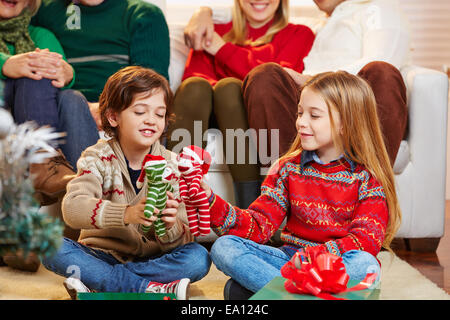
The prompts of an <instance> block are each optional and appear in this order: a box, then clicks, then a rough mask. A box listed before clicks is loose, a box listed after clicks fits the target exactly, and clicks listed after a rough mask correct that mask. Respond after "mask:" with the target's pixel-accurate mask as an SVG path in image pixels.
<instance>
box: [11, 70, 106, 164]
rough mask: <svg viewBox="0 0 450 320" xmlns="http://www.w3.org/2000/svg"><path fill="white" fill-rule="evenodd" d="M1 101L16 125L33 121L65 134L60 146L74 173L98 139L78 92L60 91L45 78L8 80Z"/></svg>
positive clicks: (84, 101)
mask: <svg viewBox="0 0 450 320" xmlns="http://www.w3.org/2000/svg"><path fill="white" fill-rule="evenodd" d="M4 100H5V107H6V108H8V109H10V110H11V114H12V115H13V118H14V121H15V122H16V123H23V122H26V121H35V122H36V123H37V124H38V125H39V126H43V125H49V126H51V127H53V128H55V129H56V131H59V132H66V136H65V138H64V143H61V145H60V146H59V147H60V148H61V151H62V152H63V154H64V155H65V156H66V159H67V161H68V162H69V163H70V164H71V165H72V167H73V168H74V169H75V171H76V167H77V166H76V164H77V161H78V158H80V155H81V153H82V152H83V151H84V149H86V148H87V147H89V146H91V145H94V144H95V143H97V140H98V139H99V133H98V129H97V125H96V123H95V121H94V119H93V118H92V115H91V112H90V110H89V106H88V103H87V100H86V98H85V97H84V96H83V95H82V94H81V93H80V92H78V91H75V90H70V89H67V90H59V89H58V88H55V87H54V86H53V85H52V84H51V81H50V80H48V79H42V80H33V79H29V78H20V79H7V80H6V81H5V89H4Z"/></svg>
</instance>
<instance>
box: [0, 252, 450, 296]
mask: <svg viewBox="0 0 450 320" xmlns="http://www.w3.org/2000/svg"><path fill="white" fill-rule="evenodd" d="M378 258H379V259H380V261H381V263H382V266H383V267H382V275H381V291H380V299H383V300H392V299H395V300H410V299H418V300H428V299H431V300H444V299H445V300H450V296H449V295H448V294H446V293H445V291H443V290H442V289H440V288H438V287H437V286H436V285H435V284H434V283H432V282H431V281H429V280H428V279H427V278H425V277H424V276H423V275H422V274H421V273H420V272H419V271H417V270H416V269H414V268H413V267H411V266H410V265H409V264H408V263H406V262H405V261H403V260H401V259H399V258H398V257H396V256H394V257H393V258H392V257H391V256H390V254H389V253H387V252H381V253H380V254H379V256H378ZM63 280H64V279H63V278H62V277H60V276H57V275H55V274H53V273H51V272H49V271H47V270H46V269H45V268H44V267H42V266H41V267H40V268H39V270H38V272H37V273H28V272H20V271H16V270H12V269H10V268H8V267H0V299H2V300H5V299H9V300H19V299H45V300H47V299H50V300H57V299H69V295H68V294H67V292H66V290H65V289H64V287H63V285H62V282H63ZM227 280H228V277H227V276H225V275H224V274H222V273H221V272H220V271H218V270H217V269H216V268H215V266H214V265H213V266H212V267H211V271H210V273H209V274H208V275H207V276H206V277H205V278H204V279H202V280H201V281H199V282H197V283H194V284H192V286H191V292H190V294H191V299H192V300H194V299H195V300H205V299H206V300H222V299H223V294H222V290H223V286H224V284H225V282H226V281H227Z"/></svg>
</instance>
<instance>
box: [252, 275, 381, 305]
mask: <svg viewBox="0 0 450 320" xmlns="http://www.w3.org/2000/svg"><path fill="white" fill-rule="evenodd" d="M285 281H286V279H285V278H283V277H276V278H274V279H273V280H272V281H270V282H269V283H268V284H266V285H265V286H264V287H263V288H262V289H261V290H259V291H258V292H256V293H255V294H254V295H253V296H251V298H250V300H322V299H321V298H318V297H316V296H314V295H308V294H293V293H289V292H287V291H286V289H285V288H284V282H285ZM358 283H359V282H358V281H352V280H350V281H349V282H348V284H347V288H351V287H353V286H355V285H357V284H358ZM333 296H334V297H336V298H341V299H347V300H378V299H379V297H380V289H378V288H375V289H364V290H359V291H350V292H344V293H340V294H334V295H333Z"/></svg>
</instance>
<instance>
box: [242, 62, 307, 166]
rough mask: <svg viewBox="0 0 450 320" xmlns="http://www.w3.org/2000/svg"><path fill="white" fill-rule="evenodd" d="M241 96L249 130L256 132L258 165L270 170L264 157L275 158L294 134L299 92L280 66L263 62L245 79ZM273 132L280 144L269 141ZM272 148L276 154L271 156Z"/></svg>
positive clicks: (282, 152) (287, 146) (283, 150)
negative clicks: (265, 130) (275, 133)
mask: <svg viewBox="0 0 450 320" xmlns="http://www.w3.org/2000/svg"><path fill="white" fill-rule="evenodd" d="M243 96H244V105H245V107H246V110H247V118H248V124H249V127H250V128H254V129H256V132H257V136H258V153H259V157H260V162H261V166H263V167H269V166H270V164H271V163H268V161H267V158H268V157H269V156H270V157H271V161H275V160H276V159H278V158H279V156H281V155H282V154H284V153H285V152H286V151H287V150H288V149H289V146H290V145H291V143H292V142H293V141H294V139H295V136H296V135H297V130H296V129H295V121H296V119H297V106H298V102H299V100H300V89H299V87H298V85H297V84H296V83H295V81H294V80H293V79H292V78H291V76H289V74H288V73H287V72H286V71H284V69H283V68H282V67H281V66H280V65H278V64H276V63H266V64H262V65H260V66H258V67H256V68H254V69H253V70H252V71H250V72H249V74H248V75H247V77H246V78H245V79H244V82H243ZM263 129H268V130H269V132H268V134H266V133H265V132H264V131H260V130H263ZM274 130H277V131H278V133H279V141H277V140H275V141H271V139H270V132H271V131H274ZM277 131H274V132H277ZM265 137H267V139H266V140H267V142H266V143H264V142H265V140H264V139H265ZM261 142H262V145H260V144H261ZM263 148H267V149H266V150H264V149H263ZM272 149H274V152H275V153H278V154H273V152H272V151H271V150H272ZM277 151H278V152H277Z"/></svg>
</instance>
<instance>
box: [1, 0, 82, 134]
mask: <svg viewBox="0 0 450 320" xmlns="http://www.w3.org/2000/svg"><path fill="white" fill-rule="evenodd" d="M39 5H40V0H17V1H1V2H0V79H3V81H5V92H4V95H5V104H6V107H7V108H9V109H10V110H11V113H12V115H13V117H14V120H15V121H16V122H17V123H23V122H25V121H35V122H37V123H38V124H39V125H50V126H52V127H54V128H56V129H60V128H59V125H58V112H57V104H56V96H57V93H58V91H59V88H62V87H65V86H70V85H72V83H73V79H74V75H73V69H72V67H71V66H70V65H69V64H68V63H67V62H66V61H65V57H64V51H63V49H62V47H61V45H60V44H59V42H58V40H57V39H56V37H55V36H54V35H53V34H52V33H51V32H50V31H48V30H46V29H44V28H40V27H34V26H32V25H30V19H31V16H32V15H33V14H34V13H36V11H37V9H38V8H39Z"/></svg>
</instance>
